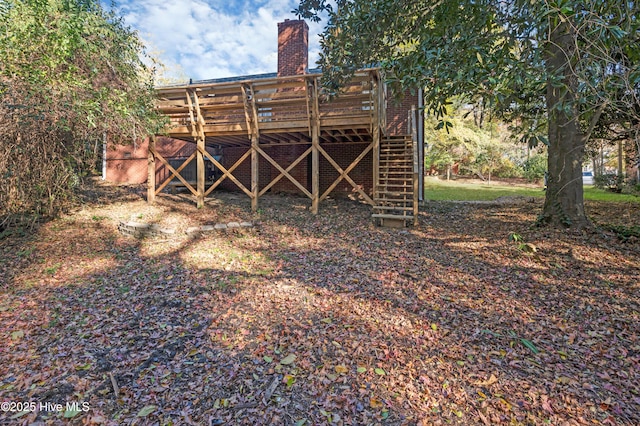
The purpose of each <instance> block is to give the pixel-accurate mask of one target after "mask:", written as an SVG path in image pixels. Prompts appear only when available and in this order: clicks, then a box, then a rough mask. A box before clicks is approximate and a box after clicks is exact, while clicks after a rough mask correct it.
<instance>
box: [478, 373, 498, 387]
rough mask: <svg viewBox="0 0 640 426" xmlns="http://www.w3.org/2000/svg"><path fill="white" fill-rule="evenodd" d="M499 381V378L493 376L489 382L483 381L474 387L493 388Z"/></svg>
mask: <svg viewBox="0 0 640 426" xmlns="http://www.w3.org/2000/svg"><path fill="white" fill-rule="evenodd" d="M497 381H498V378H497V377H496V376H495V375H493V374H492V375H491V376H490V377H489V378H488V379H487V380H482V381H477V382H475V383H474V385H476V386H491V385H492V384H494V383H496V382H497Z"/></svg>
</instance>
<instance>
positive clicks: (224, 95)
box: [148, 69, 417, 220]
mask: <svg viewBox="0 0 640 426" xmlns="http://www.w3.org/2000/svg"><path fill="white" fill-rule="evenodd" d="M320 77H321V75H319V74H307V75H298V76H291V77H280V78H257V79H253V80H236V81H224V82H210V83H207V82H203V83H196V84H189V85H182V86H170V87H162V88H159V89H158V101H157V107H158V110H159V111H160V112H161V113H163V114H165V115H166V116H167V117H168V118H169V121H170V124H169V125H168V126H167V128H166V129H165V133H166V135H168V136H170V137H173V138H176V139H183V140H188V141H192V142H195V143H196V145H197V150H196V152H195V153H194V154H193V155H191V156H190V157H189V158H187V159H186V160H185V162H184V163H183V164H182V165H181V166H179V167H176V168H174V167H172V166H171V165H170V164H169V162H168V161H167V160H166V159H164V158H163V157H162V156H161V155H160V154H158V152H157V151H156V149H155V138H152V140H151V142H150V144H149V159H148V162H149V177H148V185H149V189H148V200H149V202H153V201H154V199H155V196H156V195H157V194H158V193H160V192H161V191H162V190H163V189H164V188H165V187H167V185H169V182H170V181H172V179H177V180H178V181H180V182H181V183H182V184H183V185H184V186H185V187H186V188H187V189H188V190H189V191H190V192H191V193H192V194H193V195H194V196H195V197H196V201H197V205H198V206H199V207H201V206H203V205H204V198H205V197H206V196H207V195H209V194H210V193H211V192H212V191H213V190H214V189H215V188H217V187H218V186H219V185H220V183H221V182H222V181H224V180H225V179H229V180H231V181H232V182H233V183H234V184H235V185H236V186H237V187H238V188H240V190H242V191H243V192H244V193H245V194H247V196H248V197H249V198H250V199H251V207H252V209H253V210H254V211H256V210H257V208H258V200H259V197H260V196H262V195H263V194H264V193H265V192H266V191H267V190H269V188H271V187H272V186H273V185H275V183H276V182H278V181H279V180H280V179H283V178H286V179H288V180H289V181H291V182H292V183H293V184H294V185H295V186H296V187H297V188H298V189H299V190H300V192H301V193H303V194H304V195H306V196H307V197H309V198H310V199H311V211H312V212H313V213H314V214H317V213H318V205H319V203H320V202H321V201H322V200H323V199H325V198H326V197H328V196H329V195H330V194H331V192H332V191H333V190H334V189H335V188H336V187H337V185H338V184H339V183H340V182H341V181H346V182H348V183H349V184H350V185H351V187H352V188H353V191H354V192H357V193H358V194H359V195H360V197H361V198H362V199H363V200H365V201H366V202H368V203H369V204H371V205H375V204H376V202H375V201H374V200H377V199H378V197H379V194H377V192H378V191H380V188H381V185H380V182H379V181H380V179H381V178H380V141H381V139H382V137H383V136H384V131H385V128H386V110H385V105H386V99H385V96H386V91H385V89H384V84H383V83H382V79H381V76H380V73H379V71H378V70H377V69H368V70H362V71H359V72H358V73H356V75H355V76H354V77H353V79H352V80H351V81H350V82H349V84H348V85H347V86H346V87H345V88H344V90H343V92H342V93H341V94H340V95H339V96H337V97H334V98H330V97H329V96H327V95H326V94H325V93H324V91H323V90H322V89H321V87H320V84H319V79H320ZM409 137H410V136H409ZM403 143H404V142H403ZM329 144H361V145H362V147H363V150H362V152H361V153H360V155H358V156H357V158H355V159H354V160H353V161H352V162H351V164H349V165H348V166H346V167H344V168H343V167H342V166H341V165H340V164H339V163H338V162H337V161H336V160H335V159H333V158H332V157H331V156H330V155H329V154H328V153H327V151H326V150H325V148H326V147H327V145H329ZM282 145H307V146H308V148H307V149H306V150H305V151H304V153H302V154H301V155H300V156H299V157H298V158H297V159H295V160H294V161H293V162H290V163H289V164H288V165H286V166H283V165H281V164H279V163H278V159H277V158H272V157H271V156H270V155H269V154H268V152H267V151H268V150H265V148H267V147H272V146H282ZM206 146H214V147H216V149H222V150H224V148H227V147H233V148H235V147H245V148H246V152H245V153H244V155H242V156H241V157H240V158H239V159H238V160H237V161H236V162H235V164H233V165H229V164H227V167H225V166H224V165H223V164H221V163H220V162H218V161H217V160H216V159H215V158H214V157H213V156H212V155H211V154H210V153H209V152H207V150H206V149H205V148H206ZM413 146H414V148H415V143H414V144H413ZM408 152H409V154H410V151H408ZM369 153H372V156H371V157H372V159H373V163H372V165H371V170H372V181H373V191H374V194H372V195H373V196H370V194H367V193H366V192H365V191H364V190H363V188H362V186H361V185H358V184H357V183H356V182H355V181H354V180H353V179H352V178H351V177H350V176H349V173H351V171H352V170H353V169H354V168H355V167H356V166H357V165H358V164H359V163H360V162H361V161H362V160H363V158H365V157H366V156H367V154H369ZM321 156H322V157H324V159H326V160H327V162H328V163H329V164H330V165H331V167H333V168H334V169H335V171H336V172H337V173H338V177H337V179H335V181H334V182H333V183H332V184H331V185H329V186H328V188H326V189H325V190H324V192H322V193H321V192H320V184H319V174H320V169H319V159H320V158H321ZM309 157H310V161H309V162H310V164H311V166H310V168H309V173H310V174H311V188H310V189H308V188H307V187H306V186H305V185H303V184H302V183H300V182H299V181H298V180H296V178H294V177H293V176H292V175H291V173H290V172H291V171H292V170H293V168H295V167H296V165H297V164H299V163H300V162H301V161H303V160H305V159H308V158H309ZM205 158H208V159H209V160H210V161H211V162H212V163H213V164H214V165H215V167H217V168H218V169H219V170H220V171H221V172H222V175H221V177H220V178H219V179H218V180H216V181H215V182H213V183H212V184H210V185H209V184H208V183H207V182H205V172H204V167H205V166H204V161H205ZM260 158H264V159H266V160H267V161H268V162H269V163H270V165H271V166H273V168H275V169H276V170H278V172H279V173H280V174H279V175H278V176H276V177H274V178H273V179H272V180H271V182H268V183H266V182H260V185H259V182H258V179H259V176H260V174H259V171H258V167H259V164H260V162H259V159H260ZM194 160H195V161H196V166H197V167H196V170H197V179H196V183H195V185H193V184H192V183H193V182H188V181H187V180H186V179H185V178H184V177H183V176H181V174H180V172H181V171H182V170H184V169H185V167H187V165H188V164H189V163H190V162H191V161H194ZM156 161H160V162H162V163H163V164H164V165H165V166H166V167H167V169H168V170H169V171H170V176H169V178H168V179H167V180H165V181H164V182H161V183H159V185H156V182H155V170H156ZM245 161H250V164H251V183H250V185H245V184H243V183H242V182H241V181H240V180H239V179H238V178H237V177H236V176H234V174H233V173H234V170H236V169H237V168H238V167H239V165H240V164H241V163H243V162H245ZM285 167H286V168H285ZM174 182H175V180H174ZM416 182H417V180H416ZM305 183H306V182H305ZM265 184H266V185H265ZM260 186H262V190H260V189H259V187H260ZM384 186H385V188H386V187H388V186H389V184H388V183H386V182H385V183H384ZM411 187H412V188H413V185H411ZM407 197H409V195H408V193H407V194H405V199H407ZM388 205H389V200H385V207H384V208H389V207H388ZM406 205H407V204H406V202H405V204H404V206H405V207H403V208H404V209H405V210H406V209H407V207H406ZM414 205H415V206H417V201H416V202H415V203H414ZM381 208H383V207H381ZM387 216H389V215H388V214H387ZM402 217H403V218H405V219H406V218H407V216H406V215H405V216H402ZM403 220H404V219H403Z"/></svg>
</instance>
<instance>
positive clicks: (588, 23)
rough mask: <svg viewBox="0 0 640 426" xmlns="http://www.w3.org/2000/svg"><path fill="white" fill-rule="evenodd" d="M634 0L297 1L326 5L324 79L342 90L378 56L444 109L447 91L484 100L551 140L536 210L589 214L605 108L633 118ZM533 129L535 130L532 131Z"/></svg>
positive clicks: (309, 13) (403, 83)
mask: <svg viewBox="0 0 640 426" xmlns="http://www.w3.org/2000/svg"><path fill="white" fill-rule="evenodd" d="M639 11H640V10H639V6H638V3H637V2H636V1H620V0H587V1H579V2H578V1H572V0H544V1H534V0H439V1H431V0H416V1H404V0H337V1H335V2H334V1H331V2H329V1H326V0H301V2H300V6H299V7H298V9H296V10H295V11H294V12H295V13H297V14H298V15H299V16H301V17H304V18H310V19H315V20H317V19H319V17H320V16H322V15H326V16H328V20H327V25H326V28H325V31H324V33H323V34H322V37H321V45H322V49H323V54H322V56H321V58H320V63H321V66H322V67H323V69H324V78H325V85H326V86H327V87H328V88H330V89H333V90H336V91H337V90H339V87H340V86H341V84H342V82H343V81H344V80H345V79H346V78H349V76H350V75H351V73H352V72H353V71H354V70H355V69H357V68H360V67H362V66H366V65H371V64H378V65H380V66H381V67H382V68H383V69H384V70H385V71H386V72H387V75H388V79H389V81H390V82H391V83H392V84H393V85H395V86H398V87H401V88H423V89H425V90H424V93H425V105H426V107H427V109H428V111H429V112H430V113H433V114H434V115H436V116H437V117H438V118H440V119H442V118H443V117H444V115H445V114H446V111H447V108H446V106H447V103H448V100H449V99H451V98H452V97H454V96H466V97H468V98H469V99H482V102H483V103H485V104H487V105H488V106H490V107H491V108H492V109H493V111H494V112H495V113H498V114H502V115H503V116H504V117H506V118H512V119H517V120H518V122H519V123H521V125H522V126H521V130H523V131H525V132H526V131H527V130H528V131H529V132H530V133H531V132H537V133H539V130H540V128H541V126H544V127H546V137H545V138H540V137H539V135H529V140H532V141H540V140H543V141H544V142H545V143H547V144H548V145H549V151H548V152H549V187H548V188H549V189H548V191H547V199H546V203H545V206H544V209H543V212H542V215H541V221H543V222H551V223H554V224H564V225H576V226H584V225H586V224H588V221H587V219H586V216H585V214H584V207H583V200H582V195H583V194H582V182H581V180H582V178H581V170H580V166H581V163H582V157H583V155H584V147H585V144H586V141H587V140H588V139H589V137H590V135H591V133H592V132H593V130H594V129H595V128H596V125H597V124H598V122H599V121H600V117H601V116H602V115H603V113H605V112H606V113H607V114H608V116H612V115H615V116H616V117H617V119H618V120H619V121H620V122H621V123H626V124H627V125H631V126H633V125H637V123H638V117H640V107H639V105H640V102H639V92H640V89H639V87H640V49H638V47H637V46H638V42H639V41H640V32H639V24H638V15H639V13H638V12H639ZM533 136H535V138H533Z"/></svg>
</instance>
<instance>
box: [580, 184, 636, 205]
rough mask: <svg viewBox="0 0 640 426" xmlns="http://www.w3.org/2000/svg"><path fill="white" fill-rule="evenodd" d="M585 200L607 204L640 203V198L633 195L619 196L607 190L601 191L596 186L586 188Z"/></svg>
mask: <svg viewBox="0 0 640 426" xmlns="http://www.w3.org/2000/svg"><path fill="white" fill-rule="evenodd" d="M584 199H585V200H590V201H606V202H614V203H620V202H631V203H640V197H638V196H637V195H633V194H618V193H615V192H611V191H607V190H606V189H599V188H596V187H595V186H585V187H584Z"/></svg>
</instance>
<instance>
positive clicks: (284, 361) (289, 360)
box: [280, 354, 296, 365]
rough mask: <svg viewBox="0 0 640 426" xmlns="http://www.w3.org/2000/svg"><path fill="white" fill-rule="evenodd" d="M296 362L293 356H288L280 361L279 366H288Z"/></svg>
mask: <svg viewBox="0 0 640 426" xmlns="http://www.w3.org/2000/svg"><path fill="white" fill-rule="evenodd" d="M295 360H296V356H295V355H294V354H289V355H287V356H286V357H284V358H282V359H281V360H280V364H282V365H289V364H291V363H293V361H295Z"/></svg>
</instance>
